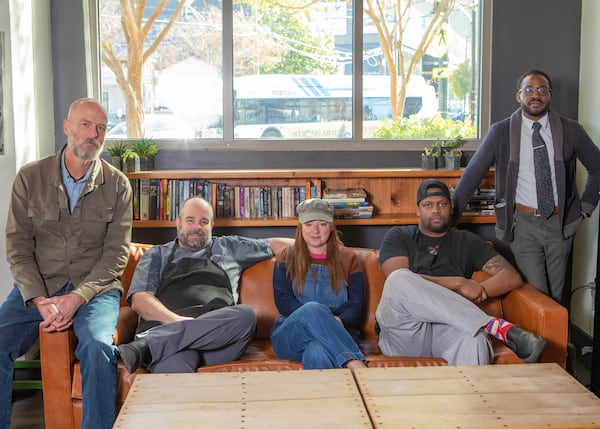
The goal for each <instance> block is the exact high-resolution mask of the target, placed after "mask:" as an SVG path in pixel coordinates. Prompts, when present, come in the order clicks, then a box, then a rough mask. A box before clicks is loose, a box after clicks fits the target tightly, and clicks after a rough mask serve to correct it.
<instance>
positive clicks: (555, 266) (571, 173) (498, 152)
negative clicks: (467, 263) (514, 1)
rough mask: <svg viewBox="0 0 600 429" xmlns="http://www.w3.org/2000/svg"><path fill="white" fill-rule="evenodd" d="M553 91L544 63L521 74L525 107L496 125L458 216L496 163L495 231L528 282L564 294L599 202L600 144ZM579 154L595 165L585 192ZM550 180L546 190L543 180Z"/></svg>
mask: <svg viewBox="0 0 600 429" xmlns="http://www.w3.org/2000/svg"><path fill="white" fill-rule="evenodd" d="M551 98H552V82H551V80H550V78H549V77H548V75H547V74H546V73H544V72H543V71H540V70H530V71H528V72H526V73H524V74H523V75H522V76H521V77H520V78H519V80H518V82H517V93H516V100H517V102H518V103H519V104H520V108H519V109H517V110H516V111H515V112H514V113H513V114H512V115H511V116H510V117H508V118H506V119H503V120H502V121H500V122H497V123H495V124H493V125H492V126H491V127H490V130H489V132H488V134H487V135H486V136H485V138H484V140H483V142H482V143H481V146H480V147H479V149H478V150H477V151H476V153H475V155H474V156H473V159H472V160H471V161H470V162H469V164H468V166H467V168H466V170H465V171H464V173H463V175H462V177H461V179H460V181H459V183H458V185H457V187H456V190H455V192H454V196H453V198H452V202H453V204H454V216H453V218H454V221H455V222H456V221H457V220H458V218H459V217H460V214H461V213H462V211H463V210H464V208H465V206H466V204H467V203H468V202H469V199H470V198H471V196H472V195H473V192H474V191H475V189H476V188H477V187H478V186H479V184H480V183H481V180H482V179H483V177H484V175H485V173H486V172H487V171H488V170H489V168H490V167H492V166H495V167H496V173H495V174H496V205H495V212H496V237H497V238H499V239H501V240H503V241H505V242H507V243H510V248H511V251H512V253H513V255H514V257H515V260H516V264H517V266H518V268H519V270H520V271H521V274H522V275H523V277H524V278H525V280H526V281H527V282H528V283H530V284H532V285H533V286H535V287H536V288H537V289H539V290H541V291H542V292H544V293H546V294H547V295H549V296H551V297H552V298H554V300H556V301H558V302H563V301H562V295H563V289H564V284H565V275H566V267H567V262H568V260H569V255H570V252H571V249H572V243H573V235H574V234H575V231H576V230H577V227H578V226H579V224H580V223H581V222H582V221H583V220H584V219H586V218H588V217H589V216H590V214H591V213H592V212H593V211H594V209H595V208H596V205H597V203H598V193H599V190H600V149H598V147H597V146H596V145H595V144H594V142H593V141H592V140H591V139H590V137H589V136H588V135H587V133H586V132H585V130H584V129H583V127H582V126H581V125H580V124H579V123H577V122H576V121H574V120H571V119H567V118H564V117H562V116H559V115H558V114H556V113H555V112H553V111H551V110H550V100H551ZM546 152H547V155H546ZM536 153H541V154H543V155H544V156H542V157H540V158H538V157H537V156H536ZM536 158H537V159H536ZM544 158H545V159H544ZM538 159H540V160H542V161H545V163H546V168H545V170H546V171H545V174H547V176H546V178H545V179H540V177H542V176H540V174H542V172H540V173H538V171H543V170H544V169H542V168H539V167H538V165H537V164H538ZM577 160H579V161H581V163H582V164H583V165H584V167H585V168H586V169H587V172H588V177H587V182H586V185H585V189H584V191H583V194H581V197H580V196H579V194H578V192H577V186H576V183H575V173H576V171H575V167H576V161H577ZM540 162H541V161H540ZM545 184H547V185H549V187H548V189H547V190H544V189H540V188H539V186H541V185H545ZM545 206H548V208H547V209H546V208H545Z"/></svg>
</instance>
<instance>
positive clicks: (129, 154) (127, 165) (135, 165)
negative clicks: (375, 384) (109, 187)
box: [121, 149, 140, 173]
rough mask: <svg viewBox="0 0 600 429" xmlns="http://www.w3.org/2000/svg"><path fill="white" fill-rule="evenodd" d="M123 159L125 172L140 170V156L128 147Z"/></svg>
mask: <svg viewBox="0 0 600 429" xmlns="http://www.w3.org/2000/svg"><path fill="white" fill-rule="evenodd" d="M121 159H122V160H123V171H124V172H125V173H134V172H136V171H140V157H139V156H138V154H137V153H135V152H134V151H132V150H131V149H127V150H126V151H125V153H124V154H123V156H122V158H121Z"/></svg>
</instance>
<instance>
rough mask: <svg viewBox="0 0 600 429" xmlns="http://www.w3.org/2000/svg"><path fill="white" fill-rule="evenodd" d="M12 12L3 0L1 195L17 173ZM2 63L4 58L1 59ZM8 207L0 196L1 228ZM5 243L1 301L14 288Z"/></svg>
mask: <svg viewBox="0 0 600 429" xmlns="http://www.w3.org/2000/svg"><path fill="white" fill-rule="evenodd" d="M9 17H10V14H9V0H0V33H3V34H4V71H3V73H2V79H3V88H2V92H3V106H2V110H3V112H2V115H3V117H4V126H3V128H4V155H0V194H2V195H9V194H10V188H11V184H12V180H13V177H14V176H15V148H14V144H13V143H12V142H13V140H14V126H13V122H14V114H13V111H14V107H13V103H12V95H11V94H12V92H11V91H10V89H11V88H12V79H11V76H12V73H11V71H10V67H11V63H12V62H11V37H10V35H11V32H10V19H9ZM0 64H2V58H0ZM7 210H8V199H7V198H2V199H0V230H1V231H4V228H5V227H6V213H7ZM5 254H6V245H5V241H4V239H2V240H0V255H2V256H0V278H2V279H4V280H3V281H2V282H0V301H3V300H4V298H6V295H7V294H8V292H9V291H10V290H11V289H12V280H11V279H12V278H11V275H10V271H9V269H8V265H7V263H6V259H5V258H4V255H5Z"/></svg>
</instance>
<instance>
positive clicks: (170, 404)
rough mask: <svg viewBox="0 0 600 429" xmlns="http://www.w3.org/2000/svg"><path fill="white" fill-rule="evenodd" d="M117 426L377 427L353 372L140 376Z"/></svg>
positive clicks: (145, 428) (244, 428) (220, 428)
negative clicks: (372, 423)
mask: <svg viewBox="0 0 600 429" xmlns="http://www.w3.org/2000/svg"><path fill="white" fill-rule="evenodd" d="M114 427H115V428H122V429H136V428H140V429H153V428H160V429H164V428H178V429H179V428H182V429H184V428H199V427H203V428H215V429H217V428H218V429H227V428H236V429H253V428H261V429H263V428H299V429H300V428H302V429H305V428H315V429H316V428H319V429H322V428H344V429H353V428H356V429H363V428H372V425H371V421H370V419H369V416H368V414H367V411H366V409H365V407H364V404H363V401H362V398H361V396H360V393H359V391H358V388H357V386H356V383H355V381H354V377H353V376H352V373H351V371H350V370H347V369H343V370H339V369H335V370H321V371H281V372H279V371H270V372H243V373H241V372H236V373H194V374H138V375H137V376H136V379H135V381H134V384H133V386H132V388H131V390H130V392H129V395H128V396H127V399H126V401H125V404H124V405H123V408H122V409H121V412H120V413H119V416H118V417H117V420H116V422H115V425H114Z"/></svg>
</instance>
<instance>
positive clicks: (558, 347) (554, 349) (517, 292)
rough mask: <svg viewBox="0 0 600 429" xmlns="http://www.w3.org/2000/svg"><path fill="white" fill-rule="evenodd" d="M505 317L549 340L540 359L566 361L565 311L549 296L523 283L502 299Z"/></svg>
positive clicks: (559, 362) (560, 362)
mask: <svg viewBox="0 0 600 429" xmlns="http://www.w3.org/2000/svg"><path fill="white" fill-rule="evenodd" d="M502 311H503V313H504V318H505V319H506V320H508V321H509V322H512V323H516V324H519V325H521V326H522V327H523V328H524V329H527V330H528V331H532V332H535V333H536V334H538V335H541V336H542V337H543V338H544V339H545V340H546V341H547V342H548V343H547V345H546V348H545V349H544V352H543V353H542V355H541V356H540V359H539V362H556V363H558V364H559V365H560V366H562V367H563V368H565V367H566V364H567V341H568V329H569V324H568V320H569V319H568V312H567V309H566V308H565V307H563V306H562V305H560V304H558V303H557V302H556V301H554V300H553V299H552V298H550V297H549V296H547V295H545V294H543V293H542V292H540V291H539V290H537V289H535V288H534V287H533V286H531V285H529V284H524V285H523V286H522V287H520V288H517V289H514V290H512V291H511V292H509V293H508V294H506V296H504V297H503V298H502Z"/></svg>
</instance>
